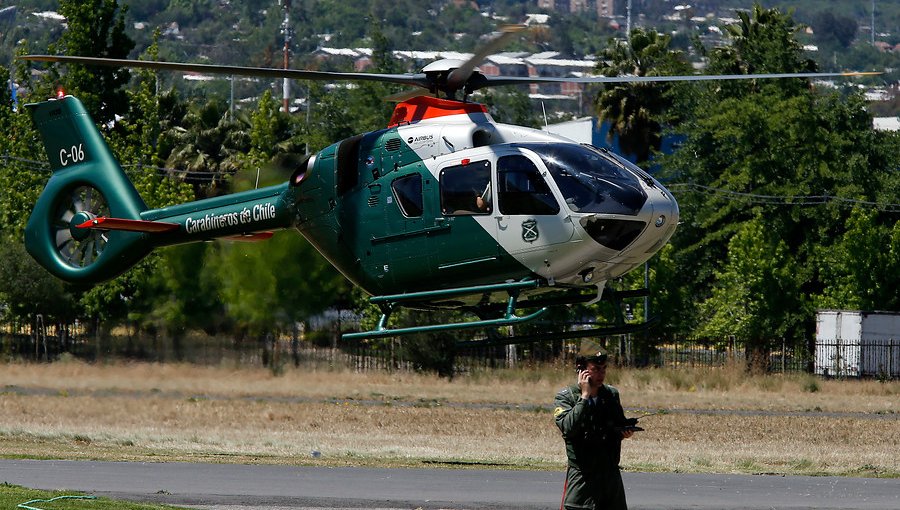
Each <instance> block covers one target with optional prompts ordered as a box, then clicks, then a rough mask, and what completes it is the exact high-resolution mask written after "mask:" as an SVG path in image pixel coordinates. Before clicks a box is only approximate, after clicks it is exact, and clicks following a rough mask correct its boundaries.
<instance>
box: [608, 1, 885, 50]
mask: <svg viewBox="0 0 900 510" xmlns="http://www.w3.org/2000/svg"><path fill="white" fill-rule="evenodd" d="M873 1H874V0H873ZM625 40H626V41H630V40H631V0H628V4H626V5H625Z"/></svg>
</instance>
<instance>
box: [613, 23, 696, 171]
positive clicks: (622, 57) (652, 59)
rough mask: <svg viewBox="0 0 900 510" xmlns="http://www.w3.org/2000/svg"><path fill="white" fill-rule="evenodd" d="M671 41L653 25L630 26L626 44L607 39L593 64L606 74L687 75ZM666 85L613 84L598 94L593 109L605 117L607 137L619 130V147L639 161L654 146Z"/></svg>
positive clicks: (656, 146) (662, 118) (667, 98)
mask: <svg viewBox="0 0 900 510" xmlns="http://www.w3.org/2000/svg"><path fill="white" fill-rule="evenodd" d="M670 41H671V38H670V37H669V36H661V35H659V34H657V33H656V30H645V29H643V28H635V29H634V30H632V31H631V34H629V42H628V43H627V44H623V43H619V42H617V41H616V40H615V39H610V41H609V45H608V46H607V47H606V48H605V49H604V50H603V52H602V54H601V58H600V59H599V64H598V65H597V68H598V70H599V71H600V72H601V73H603V74H604V75H605V76H622V75H633V76H665V75H679V74H687V72H688V69H689V67H688V65H687V63H686V62H685V61H684V59H683V57H682V56H681V53H680V52H677V51H672V50H670V49H669V43H670ZM670 90H671V86H670V85H663V84H653V83H629V84H614V85H606V86H605V87H604V89H603V91H601V92H600V94H599V95H598V96H597V99H596V108H597V113H598V116H599V117H600V121H601V122H603V121H607V122H609V124H610V130H609V136H610V137H612V136H613V135H618V136H619V145H620V147H621V148H622V151H623V152H625V153H627V154H634V155H635V156H636V158H637V161H639V162H644V161H647V159H649V157H650V154H651V151H654V150H659V147H660V144H661V142H662V137H661V132H662V125H663V122H665V114H666V112H667V110H668V109H669V108H670V107H671V106H672V100H671V96H670V95H669V91H670Z"/></svg>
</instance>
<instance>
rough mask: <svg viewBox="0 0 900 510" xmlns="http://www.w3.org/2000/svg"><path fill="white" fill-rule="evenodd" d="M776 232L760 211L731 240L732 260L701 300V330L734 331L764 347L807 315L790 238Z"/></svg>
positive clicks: (759, 348)
mask: <svg viewBox="0 0 900 510" xmlns="http://www.w3.org/2000/svg"><path fill="white" fill-rule="evenodd" d="M773 234H774V232H773V231H772V230H771V229H768V228H767V226H766V222H765V221H763V220H762V218H760V217H757V218H754V219H753V220H751V221H749V222H747V223H744V224H743V225H742V226H741V227H740V229H739V230H738V231H737V233H736V234H735V235H734V236H733V237H732V238H731V240H730V241H729V242H728V255H727V260H726V263H725V265H724V266H723V267H722V269H721V270H718V271H716V273H715V281H714V283H713V287H712V294H711V295H710V297H709V298H707V299H706V300H705V301H703V302H702V303H701V305H700V314H701V317H702V318H703V319H704V320H703V323H702V324H703V325H702V326H701V328H700V330H699V333H700V334H702V335H705V336H712V337H718V338H724V337H725V336H727V335H734V336H736V337H737V338H739V339H742V340H744V341H746V342H747V343H748V345H749V346H750V347H751V349H752V350H753V351H755V352H758V353H761V352H767V348H768V346H769V345H771V342H772V341H773V340H775V339H776V338H782V337H784V335H787V334H789V333H790V332H791V331H792V330H793V329H795V327H796V325H797V323H798V322H799V321H801V320H802V318H803V316H804V315H805V314H806V312H807V310H806V309H805V306H804V303H803V301H802V299H800V296H799V282H798V281H797V276H798V273H797V271H796V265H795V262H794V260H793V259H792V257H791V255H790V253H789V252H788V246H787V244H786V243H785V242H784V240H782V239H779V238H778V237H777V236H776V235H773ZM758 359H759V358H757V360H758Z"/></svg>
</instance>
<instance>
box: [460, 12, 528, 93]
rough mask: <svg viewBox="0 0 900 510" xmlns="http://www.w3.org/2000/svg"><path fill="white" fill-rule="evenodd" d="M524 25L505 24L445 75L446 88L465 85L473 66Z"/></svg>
mask: <svg viewBox="0 0 900 510" xmlns="http://www.w3.org/2000/svg"><path fill="white" fill-rule="evenodd" d="M525 28H526V27H525V25H505V26H503V27H502V28H501V29H500V32H501V34H500V35H499V36H497V37H495V38H493V39H491V40H490V41H488V43H487V44H485V45H484V46H482V47H481V48H480V49H479V50H478V51H477V52H475V54H474V55H472V58H470V59H469V60H466V61H465V62H464V63H463V65H461V66H459V67H457V68H456V69H454V70H453V71H451V72H450V75H449V76H447V88H448V89H450V90H459V89H460V88H462V86H463V85H465V83H466V81H468V79H469V77H470V76H472V71H474V70H475V67H476V66H478V64H480V63H481V61H483V60H484V59H485V58H487V56H488V55H491V54H493V53H494V52H495V51H497V50H498V49H500V48H502V47H503V46H505V45H506V44H507V43H508V42H509V40H510V39H511V38H512V37H513V36H515V35H516V34H518V33H519V32H522V31H523V30H525Z"/></svg>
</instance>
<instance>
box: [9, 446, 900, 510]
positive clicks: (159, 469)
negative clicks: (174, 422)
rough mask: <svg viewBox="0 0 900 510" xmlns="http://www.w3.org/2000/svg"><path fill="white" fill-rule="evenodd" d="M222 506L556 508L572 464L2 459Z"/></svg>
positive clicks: (704, 483)
mask: <svg viewBox="0 0 900 510" xmlns="http://www.w3.org/2000/svg"><path fill="white" fill-rule="evenodd" d="M623 478H624V480H625V486H626V490H627V492H628V500H629V506H630V508H632V509H633V510H634V509H667V510H677V509H730V510H742V509H773V508H774V509H814V508H815V509H819V508H822V509H838V508H840V509H859V510H869V509H884V510H887V509H891V510H896V509H900V480H896V479H895V480H887V479H872V478H839V477H804V476H792V477H782V476H752V475H680V474H659V473H625V474H624V476H623ZM4 481H5V482H8V483H12V484H16V485H23V486H26V487H32V488H38V489H73V490H80V491H84V492H86V493H90V494H94V495H98V496H110V497H117V498H123V499H129V500H134V501H154V502H161V503H168V504H175V505H192V506H202V507H205V508H210V509H215V510H238V509H259V510H262V509H265V510H274V509H290V510H299V509H302V508H328V509H338V508H340V509H345V508H370V509H371V508H379V509H412V508H419V507H421V508H424V509H475V508H488V509H538V508H540V509H555V508H559V498H560V490H561V489H562V484H563V473H561V472H542V471H503V470H475V469H370V468H317V467H289V466H261V465H233V464H187V463H138V462H134V463H130V462H88V461H38V460H2V459H0V482H4Z"/></svg>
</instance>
